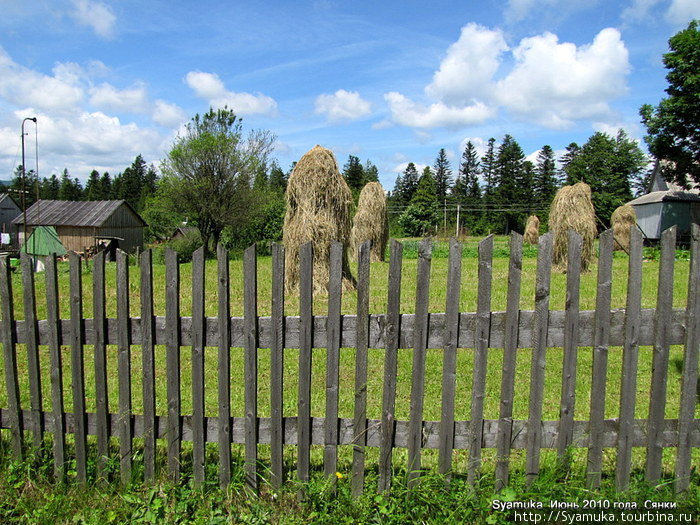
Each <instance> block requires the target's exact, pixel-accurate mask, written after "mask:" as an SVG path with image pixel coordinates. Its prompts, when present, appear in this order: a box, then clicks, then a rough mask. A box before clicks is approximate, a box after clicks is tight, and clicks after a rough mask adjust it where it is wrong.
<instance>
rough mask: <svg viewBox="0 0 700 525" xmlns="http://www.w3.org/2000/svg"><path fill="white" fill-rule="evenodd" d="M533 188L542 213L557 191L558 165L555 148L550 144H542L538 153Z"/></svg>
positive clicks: (536, 204) (535, 201)
mask: <svg viewBox="0 0 700 525" xmlns="http://www.w3.org/2000/svg"><path fill="white" fill-rule="evenodd" d="M532 189H533V193H534V204H535V207H536V208H537V210H538V212H540V215H542V211H543V210H546V209H548V208H549V205H550V204H551V203H552V199H553V198H554V194H555V193H556V192H557V167H556V162H555V159H554V150H553V149H552V147H551V146H550V145H548V144H546V145H544V146H542V149H541V150H540V152H539V153H538V154H537V164H536V166H535V172H534V174H533V181H532Z"/></svg>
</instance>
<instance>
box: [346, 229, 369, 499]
mask: <svg viewBox="0 0 700 525" xmlns="http://www.w3.org/2000/svg"><path fill="white" fill-rule="evenodd" d="M370 248H371V242H370V241H365V242H364V243H362V244H361V245H360V249H359V252H358V256H357V337H356V339H357V342H356V346H355V411H354V415H353V431H354V432H353V441H352V442H353V452H352V480H351V490H352V495H353V496H354V497H356V498H357V497H359V496H361V495H362V492H363V490H364V484H365V447H366V445H367V341H368V330H369V326H368V325H369V276H370V264H369V256H370Z"/></svg>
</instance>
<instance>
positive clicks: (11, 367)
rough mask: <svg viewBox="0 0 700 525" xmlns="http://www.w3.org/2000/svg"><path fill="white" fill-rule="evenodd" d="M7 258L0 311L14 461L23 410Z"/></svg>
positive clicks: (0, 276) (1, 260)
mask: <svg viewBox="0 0 700 525" xmlns="http://www.w3.org/2000/svg"><path fill="white" fill-rule="evenodd" d="M10 271H11V269H10V259H9V257H7V256H3V257H0V303H2V304H0V310H2V350H3V360H4V368H5V387H6V391H7V404H8V405H9V411H8V417H7V419H8V422H9V423H8V426H9V428H10V435H11V447H12V455H13V457H14V458H15V459H16V460H17V461H21V460H22V458H23V453H22V442H23V432H22V413H21V410H20V400H19V381H18V376H17V345H16V341H17V336H16V332H15V330H14V326H13V325H14V318H15V312H14V301H13V300H12V274H11V273H10Z"/></svg>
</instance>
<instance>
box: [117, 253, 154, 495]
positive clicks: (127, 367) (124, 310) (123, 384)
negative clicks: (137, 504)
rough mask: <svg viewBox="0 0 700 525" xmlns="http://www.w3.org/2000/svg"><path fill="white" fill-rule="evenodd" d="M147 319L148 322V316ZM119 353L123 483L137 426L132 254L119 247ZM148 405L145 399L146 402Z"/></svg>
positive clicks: (126, 481)
mask: <svg viewBox="0 0 700 525" xmlns="http://www.w3.org/2000/svg"><path fill="white" fill-rule="evenodd" d="M146 322H148V321H147V320H146ZM117 326H118V333H117V355H118V368H119V419H118V422H119V424H118V433H119V458H120V460H119V467H120V468H119V470H120V471H121V482H122V485H128V484H129V483H130V482H131V454H132V449H131V447H132V441H133V436H134V427H133V424H132V421H131V408H132V407H131V315H130V313H129V254H128V253H126V252H125V251H123V250H117ZM144 406H145V403H144Z"/></svg>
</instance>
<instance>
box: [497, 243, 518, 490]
mask: <svg viewBox="0 0 700 525" xmlns="http://www.w3.org/2000/svg"><path fill="white" fill-rule="evenodd" d="M522 269H523V236H522V235H520V234H519V233H517V232H513V233H512V234H511V236H510V264H509V268H508V296H507V299H506V333H505V337H506V339H505V345H504V348H503V374H502V376H501V403H500V417H499V426H498V447H497V451H496V491H499V490H501V489H502V488H503V487H505V486H506V485H507V484H508V471H509V463H510V444H511V443H510V442H511V438H512V435H513V398H514V394H515V365H516V354H517V349H518V324H519V323H518V317H519V315H520V281H521V276H522Z"/></svg>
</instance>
